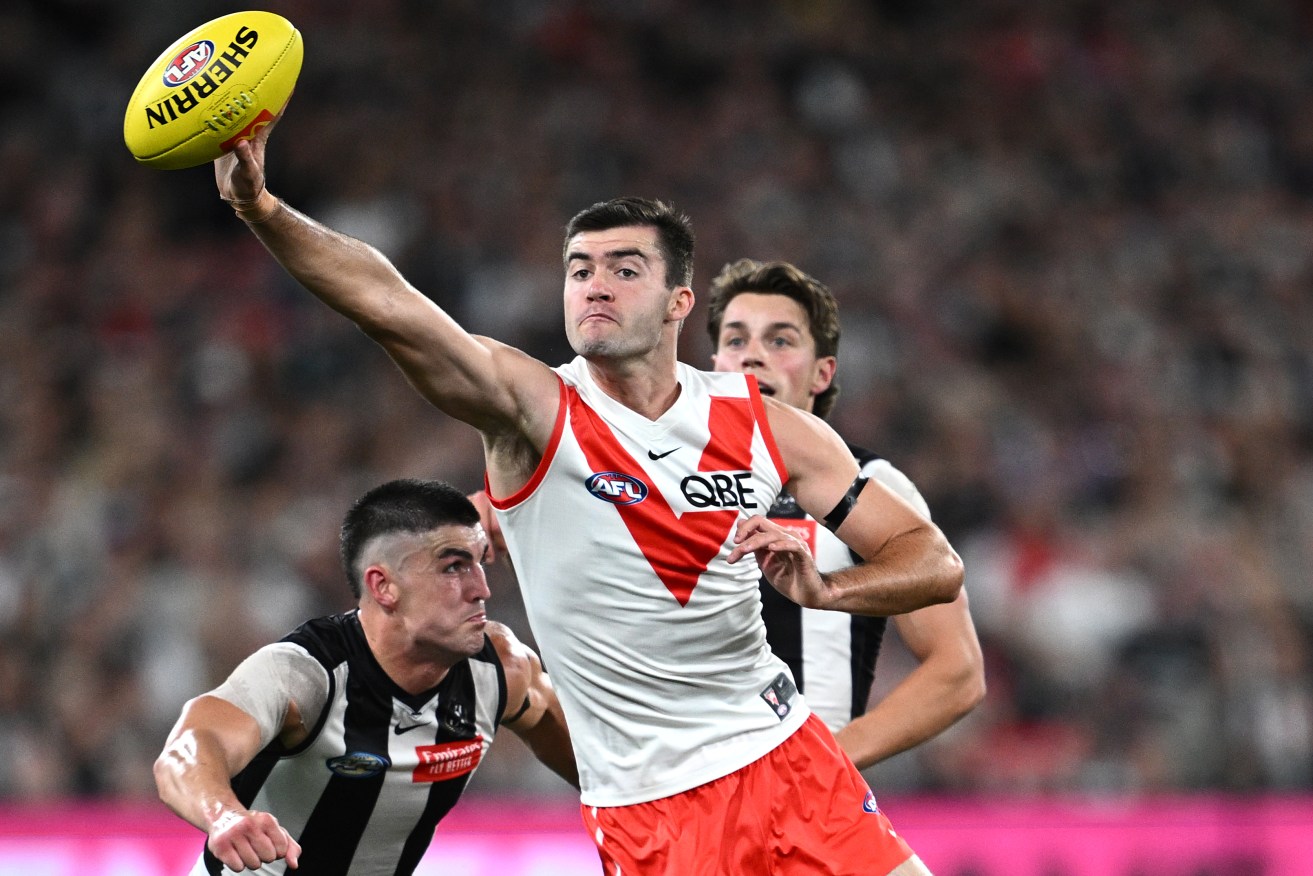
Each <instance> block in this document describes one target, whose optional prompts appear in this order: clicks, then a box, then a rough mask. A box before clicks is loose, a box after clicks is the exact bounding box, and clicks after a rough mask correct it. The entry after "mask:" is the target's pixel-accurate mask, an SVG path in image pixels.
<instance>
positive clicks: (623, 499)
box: [584, 471, 647, 505]
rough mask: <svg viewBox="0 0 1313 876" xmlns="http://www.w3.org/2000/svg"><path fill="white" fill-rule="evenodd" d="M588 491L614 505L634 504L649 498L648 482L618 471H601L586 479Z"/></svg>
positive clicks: (585, 483) (585, 484)
mask: <svg viewBox="0 0 1313 876" xmlns="http://www.w3.org/2000/svg"><path fill="white" fill-rule="evenodd" d="M584 486H585V487H587V488H588V492H590V493H592V494H593V495H594V496H596V497H597V498H599V499H601V500H602V501H604V502H610V503H611V504H612V505H634V504H637V503H638V502H641V501H643V500H644V499H646V498H647V484H645V483H643V482H642V481H640V480H639V479H638V478H636V477H633V476H632V475H627V474H624V473H623V472H618V471H601V472H598V473H597V474H595V475H593V476H592V477H590V478H589V479H588V480H586V481H584Z"/></svg>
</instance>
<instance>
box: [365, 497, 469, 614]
mask: <svg viewBox="0 0 1313 876" xmlns="http://www.w3.org/2000/svg"><path fill="white" fill-rule="evenodd" d="M478 522H479V511H478V509H477V508H475V507H474V503H473V502H471V501H470V500H469V499H468V498H466V496H465V494H464V493H462V492H461V491H460V490H458V489H456V488H455V487H453V486H451V485H450V484H447V483H444V482H442V481H426V480H417V479H414V478H402V479H399V480H395V481H388V482H387V483H385V484H379V485H378V486H377V487H374V488H373V489H371V490H370V491H369V492H367V493H365V494H364V495H363V496H361V497H360V498H359V499H357V500H356V501H355V503H354V504H353V505H352V506H351V509H350V510H349V511H347V513H346V517H345V518H343V520H342V532H341V536H340V541H341V554H342V571H344V572H345V573H346V579H347V583H348V584H349V585H351V592H352V593H353V594H355V596H356V598H357V599H359V598H360V592H361V581H360V570H359V569H357V568H356V564H357V563H358V562H359V560H360V553H361V551H363V550H364V548H365V545H366V544H368V543H369V542H370V540H372V539H374V538H375V537H377V536H380V535H387V534H389V533H393V532H414V533H421V532H429V531H431V530H434V529H437V528H438V527H440V526H474V525H475V524H477V523H478Z"/></svg>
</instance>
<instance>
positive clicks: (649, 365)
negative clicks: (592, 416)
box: [586, 343, 680, 420]
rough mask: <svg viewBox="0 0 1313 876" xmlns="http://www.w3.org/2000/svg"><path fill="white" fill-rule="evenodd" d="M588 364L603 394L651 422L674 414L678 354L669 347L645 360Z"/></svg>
mask: <svg viewBox="0 0 1313 876" xmlns="http://www.w3.org/2000/svg"><path fill="white" fill-rule="evenodd" d="M586 361H587V362H588V373H589V374H590V375H591V376H592V378H593V381H594V382H595V383H596V384H597V386H598V387H599V388H600V389H601V390H602V392H604V393H606V394H607V395H609V396H610V397H611V398H613V399H615V400H616V401H618V402H620V404H622V405H624V406H625V407H627V408H629V409H630V410H631V411H634V412H635V413H637V414H642V415H643V416H644V417H647V418H648V419H649V420H655V419H657V418H659V417H660V416H661V415H662V414H664V413H665V412H666V411H668V410H670V407H671V405H673V404H674V403H675V400H676V399H678V398H679V391H680V388H679V378H678V377H677V376H676V371H675V364H676V358H675V354H674V351H673V348H672V347H670V346H668V345H667V344H665V343H662V344H660V345H658V346H657V347H656V349H654V350H652V351H651V352H649V353H648V354H647V355H645V356H642V357H641V358H633V359H619V358H616V359H608V358H596V359H592V358H590V359H587V360H586Z"/></svg>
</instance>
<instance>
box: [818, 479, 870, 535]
mask: <svg viewBox="0 0 1313 876" xmlns="http://www.w3.org/2000/svg"><path fill="white" fill-rule="evenodd" d="M866 481H867V478H866V476H865V475H858V476H857V477H855V478H853V482H852V484H850V485H849V487H848V492H846V493H844V494H843V498H842V499H840V500H839V504H838V505H835V506H834V510H832V511H831V512H830V513H829V514H826V515H825V528H826V529H828V530H830V532H838V530H839V527H840V526H842V525H843V522H844V521H845V520H847V519H848V513H849V512H850V511H852V510H853V506H854V505H856V504H857V497H858V495H860V494H861V492H862V488H863V487H865V486H866Z"/></svg>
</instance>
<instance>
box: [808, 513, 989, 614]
mask: <svg viewBox="0 0 1313 876" xmlns="http://www.w3.org/2000/svg"><path fill="white" fill-rule="evenodd" d="M822 578H823V580H824V582H825V588H824V604H823V605H819V606H816V607H818V608H825V609H829V610H832V611H845V612H848V613H849V614H865V615H876V616H889V615H895V614H904V613H906V612H909V611H915V610H916V609H918V608H924V607H926V606H928V605H937V604H939V603H944V602H952V601H953V600H954V599H956V598H957V595H958V593H959V592H960V591H961V589H962V578H963V569H962V560H961V558H960V557H959V556H958V555H957V552H956V551H954V550H953V548H952V547H951V546H950V545H949V544H948V541H947V539H945V538H944V536H943V534H942V533H941V532H940V531H939V530H938V528H922V529H918V530H915V531H913V532H908V533H905V534H902V535H898V536H895V537H894V538H892V539H890V540H889V541H888V542H887V543H886V544H885V545H883V546H882V547H881V549H880V550H879V551H878V552H876V553H874V554H872V556H870V557H869V558H867V560H866V562H864V563H858V564H857V565H855V566H850V567H848V568H846V569H842V570H839V571H837V572H831V573H828V574H825V575H823V576H822Z"/></svg>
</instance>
